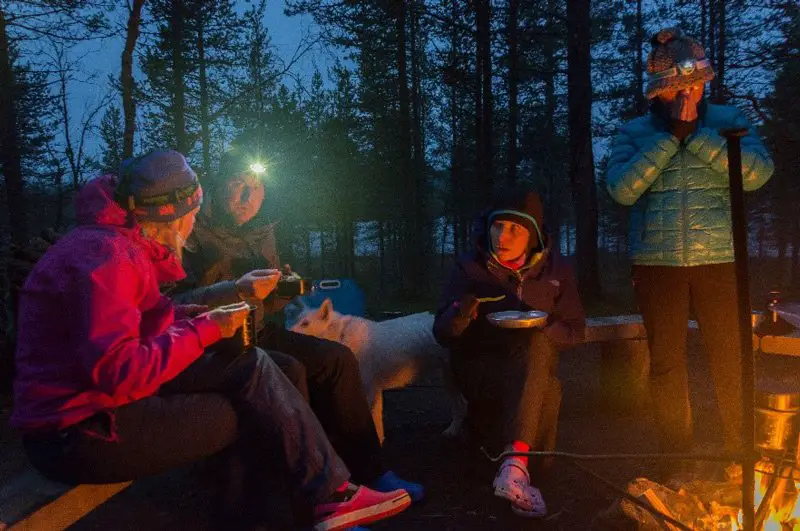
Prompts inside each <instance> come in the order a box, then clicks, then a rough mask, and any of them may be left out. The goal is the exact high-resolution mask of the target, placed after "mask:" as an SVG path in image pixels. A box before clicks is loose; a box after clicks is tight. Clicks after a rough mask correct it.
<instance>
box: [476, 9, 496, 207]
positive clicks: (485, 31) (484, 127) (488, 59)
mask: <svg viewBox="0 0 800 531" xmlns="http://www.w3.org/2000/svg"><path fill="white" fill-rule="evenodd" d="M476 5H477V7H478V12H477V17H476V22H477V30H478V34H477V37H478V38H477V42H478V55H479V58H480V65H479V66H480V74H479V78H480V80H481V115H480V121H481V145H480V152H479V155H478V157H479V158H478V160H479V163H480V164H479V168H478V170H479V171H478V178H479V179H480V181H479V182H480V183H481V185H480V189H481V192H482V196H481V197H482V200H483V201H485V200H486V199H487V198H489V197H491V196H492V192H493V190H494V175H493V174H492V162H493V161H492V158H493V148H492V40H491V20H492V18H491V0H478V1H477V2H476Z"/></svg>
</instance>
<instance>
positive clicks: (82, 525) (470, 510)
mask: <svg viewBox="0 0 800 531" xmlns="http://www.w3.org/2000/svg"><path fill="white" fill-rule="evenodd" d="M692 343H693V345H692V348H691V349H690V367H691V368H690V374H691V380H692V400H693V403H694V404H695V432H696V439H698V441H700V442H709V441H715V440H716V439H717V434H718V433H719V427H718V426H719V420H718V418H717V415H716V414H715V412H714V409H715V406H714V399H713V392H712V390H711V388H710V383H709V382H710V378H709V374H708V369H707V367H706V364H705V362H704V358H703V356H702V355H701V354H700V352H701V349H700V348H699V347H698V345H697V339H696V338H694V339H692ZM599 361H600V354H599V352H598V350H597V349H596V348H594V347H591V346H583V347H580V348H579V349H575V350H572V351H569V352H566V353H563V354H562V356H561V363H560V374H561V377H562V382H563V389H564V399H563V403H562V408H561V418H560V422H559V434H558V449H559V450H563V451H570V452H579V453H589V454H591V453H615V452H619V453H622V452H624V453H632V452H649V451H653V450H654V446H653V439H652V437H651V434H650V430H649V419H648V418H647V416H646V415H645V414H640V415H633V416H630V415H629V416H623V415H620V414H617V413H615V412H612V411H607V410H604V409H603V407H602V405H601V404H600V403H599V402H598V400H597V391H598V383H597V374H598V370H597V367H598V363H599ZM795 374H797V373H795ZM386 404H387V405H386V408H387V410H386V414H387V421H388V422H387V426H388V433H387V442H386V452H387V456H386V457H387V461H388V463H389V465H390V467H391V468H392V469H394V470H396V471H397V472H398V473H399V474H400V475H401V476H404V477H407V478H409V479H412V480H415V481H420V482H422V483H423V484H424V485H425V487H426V489H427V500H426V501H425V502H423V503H421V504H419V505H417V506H413V507H411V508H410V509H409V510H407V511H406V512H404V513H403V514H401V515H399V516H397V517H395V518H393V519H391V520H387V521H385V522H381V523H377V524H374V525H373V526H372V527H371V529H373V530H374V531H395V530H396V531H400V530H423V531H425V530H430V531H433V530H437V531H441V530H515V529H543V530H576V531H579V530H588V529H590V528H591V522H592V518H593V517H594V515H595V514H597V513H598V512H599V511H601V510H603V509H605V508H606V507H608V505H609V504H610V503H611V502H612V501H613V499H614V498H615V495H614V494H613V493H612V492H610V491H609V490H608V489H607V488H606V487H605V486H603V485H601V484H600V483H598V482H597V480H595V479H593V478H591V477H590V476H587V475H586V474H584V473H583V472H580V471H578V470H576V469H575V468H574V467H572V466H571V465H570V464H569V463H567V462H557V463H556V464H555V466H554V467H553V474H552V479H551V481H550V482H549V484H548V485H547V486H546V487H545V488H544V494H545V499H546V500H547V502H548V505H549V508H550V516H549V517H548V518H546V519H544V520H541V521H531V520H524V519H520V518H518V517H516V516H515V515H513V514H512V513H511V511H510V510H509V508H508V505H507V503H504V502H502V501H501V500H498V499H496V498H494V497H493V496H492V495H491V488H490V487H491V481H492V476H493V472H494V465H493V464H492V463H490V462H489V461H488V460H487V459H486V457H485V456H483V455H482V454H481V453H480V452H479V451H478V450H477V449H474V448H472V447H471V446H470V445H468V444H467V443H466V442H465V441H463V440H456V441H449V440H445V439H443V438H442V437H441V435H440V433H441V431H442V430H443V429H444V428H445V427H446V426H447V425H448V423H449V418H448V410H447V400H446V398H445V396H444V393H443V392H442V390H441V389H440V388H438V387H436V386H430V387H427V386H420V387H414V388H410V389H405V390H400V391H393V392H389V393H387V397H386ZM643 410H644V411H647V408H646V407H644V408H643ZM4 431H6V433H8V432H7V430H4ZM16 454H17V460H16V462H15V463H13V464H12V463H6V465H5V466H3V467H0V472H3V468H5V472H6V473H8V472H9V471H10V470H12V469H14V468H16V467H18V466H19V462H18V459H21V458H20V457H19V453H18V452H17V453H16ZM588 466H589V467H590V468H591V469H592V470H594V471H596V472H598V473H600V474H602V475H603V476H604V477H606V478H608V479H609V480H611V481H612V482H614V483H615V484H616V485H618V486H620V487H624V485H625V484H626V482H627V481H628V480H630V479H633V478H635V477H639V476H652V474H653V471H654V463H652V462H634V461H625V462H593V463H590V464H588ZM211 496H212V494H211V489H209V488H207V487H204V486H201V484H199V483H197V480H196V477H195V475H193V474H192V473H190V472H186V471H176V472H173V473H170V474H166V475H162V476H159V477H155V478H150V479H146V480H140V481H137V482H136V483H135V484H134V485H133V486H132V487H131V488H130V489H128V490H127V491H125V492H123V493H122V494H120V495H118V496H116V497H115V498H113V499H112V500H110V501H109V502H107V503H106V504H105V505H103V506H102V507H100V508H98V509H96V510H95V511H94V512H93V513H91V514H90V515H89V516H87V517H86V518H84V519H83V520H82V521H81V522H79V523H78V524H76V525H75V526H73V528H72V529H73V530H74V531H90V530H108V529H114V530H129V529H130V530H133V529H136V530H142V529H147V530H198V531H206V530H211V529H212V526H211V518H210V510H209V507H210V506H211Z"/></svg>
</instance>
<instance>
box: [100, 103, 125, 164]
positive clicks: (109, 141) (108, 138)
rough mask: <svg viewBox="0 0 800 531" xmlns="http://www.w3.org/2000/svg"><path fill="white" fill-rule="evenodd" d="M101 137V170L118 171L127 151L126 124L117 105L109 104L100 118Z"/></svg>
mask: <svg viewBox="0 0 800 531" xmlns="http://www.w3.org/2000/svg"><path fill="white" fill-rule="evenodd" d="M99 133H100V139H101V140H102V142H103V147H102V158H101V160H100V167H101V170H102V171H104V172H109V173H116V172H117V170H118V168H119V164H120V162H122V159H123V157H124V153H125V147H124V145H125V142H126V141H127V137H126V136H125V134H126V131H125V126H124V125H123V123H122V113H121V112H120V110H119V107H117V106H116V105H109V106H108V108H107V109H106V112H105V114H104V115H103V118H102V119H101V120H100V131H99Z"/></svg>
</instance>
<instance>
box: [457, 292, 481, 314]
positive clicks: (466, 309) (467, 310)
mask: <svg viewBox="0 0 800 531" xmlns="http://www.w3.org/2000/svg"><path fill="white" fill-rule="evenodd" d="M480 303H481V301H479V300H478V298H477V297H476V296H475V295H473V294H472V293H465V294H464V295H462V296H461V300H459V301H458V313H459V315H460V316H461V317H468V318H470V319H475V318H477V317H478V305H479V304H480Z"/></svg>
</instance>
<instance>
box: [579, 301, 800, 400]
mask: <svg viewBox="0 0 800 531" xmlns="http://www.w3.org/2000/svg"><path fill="white" fill-rule="evenodd" d="M687 325H688V327H689V331H690V333H691V332H693V331H694V332H697V331H699V329H700V328H699V326H698V324H697V321H694V320H690V321H688V323H687ZM585 343H590V344H591V343H597V344H599V345H600V353H601V354H600V355H601V360H600V369H599V379H600V397H599V398H600V401H601V403H602V405H603V406H605V407H606V408H608V409H611V410H613V411H617V412H633V411H636V410H638V409H639V408H641V407H642V406H643V405H644V404H645V403H646V402H647V399H648V395H649V383H648V378H649V369H650V351H649V349H648V346H647V331H646V330H645V328H644V322H643V321H642V317H641V315H616V316H612V317H592V318H588V319H587V320H586V337H585ZM759 347H761V349H762V351H764V352H771V353H789V352H790V351H791V352H794V353H795V355H796V356H800V331H796V332H795V334H793V335H792V336H780V337H774V336H765V337H764V338H759V337H758V336H756V335H753V350H757V349H758V348H759Z"/></svg>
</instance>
